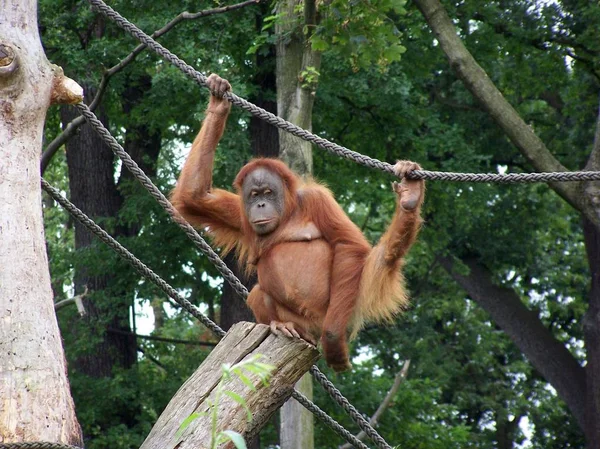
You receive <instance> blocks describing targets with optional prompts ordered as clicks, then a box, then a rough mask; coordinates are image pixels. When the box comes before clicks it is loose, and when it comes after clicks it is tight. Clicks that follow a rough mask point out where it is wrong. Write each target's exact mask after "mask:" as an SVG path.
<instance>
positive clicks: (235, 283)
mask: <svg viewBox="0 0 600 449" xmlns="http://www.w3.org/2000/svg"><path fill="white" fill-rule="evenodd" d="M77 108H78V109H79V111H80V112H81V114H82V115H83V116H84V117H85V119H86V121H87V122H88V123H89V124H90V126H92V128H94V129H95V130H96V132H97V133H98V134H99V135H100V137H102V139H103V140H104V142H105V143H106V144H107V145H108V146H109V147H110V149H111V150H112V151H113V152H114V153H115V154H116V155H117V156H118V157H119V158H120V159H121V160H122V161H123V164H124V165H125V166H126V167H127V168H128V169H129V171H130V172H131V173H132V174H133V175H134V176H135V178H136V179H137V180H138V181H139V182H140V184H142V186H144V188H145V189H146V190H147V191H148V192H149V193H150V195H152V197H154V199H155V200H156V201H157V202H158V203H159V204H160V205H161V206H162V207H163V208H164V209H165V210H166V211H167V212H168V214H169V215H170V216H171V218H172V219H173V221H175V223H177V224H178V225H179V226H180V227H181V229H183V230H184V232H185V233H186V234H187V236H188V237H189V238H190V240H192V242H194V244H195V245H196V247H197V248H198V249H200V251H202V252H203V253H204V254H205V255H206V256H207V257H208V260H210V261H211V262H212V263H213V265H215V266H216V267H217V270H219V273H221V276H223V278H224V279H225V280H226V281H227V282H229V284H231V286H232V287H233V289H234V290H235V291H236V292H237V293H238V294H239V295H240V296H241V297H243V298H246V297H247V296H248V289H247V288H246V287H245V286H244V284H242V283H241V282H240V280H239V279H238V278H237V277H236V276H235V274H233V272H232V271H231V270H230V269H229V267H228V266H227V265H225V262H223V260H221V258H220V257H219V256H218V254H217V253H215V251H214V250H213V249H212V248H211V247H210V245H209V244H208V243H206V240H204V239H203V238H202V236H201V235H200V234H199V233H198V231H196V230H195V229H194V228H193V227H192V226H191V225H190V224H189V223H188V222H187V221H185V219H184V218H183V217H182V216H181V214H179V212H177V210H176V209H175V208H174V207H173V205H172V204H171V202H170V201H169V200H168V199H167V198H166V197H165V196H164V195H163V194H162V192H161V191H160V190H159V189H158V188H157V187H156V186H155V185H154V184H153V183H152V181H151V180H150V178H148V176H147V175H146V173H144V171H143V170H142V169H141V168H140V167H139V166H138V164H137V163H136V162H135V161H134V160H133V159H132V158H131V156H129V154H128V153H127V152H126V151H125V150H124V149H123V147H122V146H121V145H120V144H119V142H117V140H116V139H115V138H114V137H113V136H112V134H111V133H110V131H108V129H106V128H105V127H104V125H103V124H102V122H101V121H100V120H98V117H96V115H95V114H94V113H93V112H92V111H91V110H90V108H89V107H87V105H85V104H83V103H80V104H78V105H77Z"/></svg>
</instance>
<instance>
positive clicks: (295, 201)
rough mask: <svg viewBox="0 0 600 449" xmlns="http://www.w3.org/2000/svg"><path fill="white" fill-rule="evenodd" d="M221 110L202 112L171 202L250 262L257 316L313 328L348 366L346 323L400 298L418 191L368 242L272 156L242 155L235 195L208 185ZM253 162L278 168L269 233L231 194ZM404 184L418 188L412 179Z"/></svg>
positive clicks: (328, 351) (382, 310)
mask: <svg viewBox="0 0 600 449" xmlns="http://www.w3.org/2000/svg"><path fill="white" fill-rule="evenodd" d="M213 102H214V103H215V104H216V103H218V101H217V100H215V99H214V98H213V99H211V105H212V104H213ZM218 106H219V105H218V104H216V106H215V110H217V109H216V108H217V107H218ZM210 108H211V106H209V110H210ZM226 119H227V115H226V114H210V115H207V118H206V119H205V121H204V124H203V126H202V129H201V130H200V133H199V134H198V137H197V138H196V139H195V141H194V144H193V146H192V151H191V153H190V155H189V157H188V160H187V161H186V164H185V166H184V168H183V170H182V174H181V176H180V178H179V181H178V184H177V187H176V188H175V190H174V192H173V195H172V201H173V205H174V206H175V207H176V208H177V209H178V210H179V212H180V213H181V214H182V215H183V216H184V217H185V218H186V219H187V220H188V221H189V222H190V223H192V224H193V225H195V226H199V227H202V228H208V230H209V232H210V233H211V234H212V236H213V237H214V241H215V243H216V244H217V245H219V246H220V247H221V248H222V249H223V250H224V251H230V250H232V249H234V248H235V249H236V252H237V254H238V257H239V259H240V261H241V262H242V263H243V264H245V265H246V266H247V267H248V269H249V270H252V269H256V270H257V274H258V284H257V285H256V286H255V287H254V288H253V289H252V291H251V293H250V296H249V298H248V305H249V306H250V308H251V309H252V311H253V312H254V315H255V317H256V319H257V320H258V321H259V322H261V323H266V324H271V323H278V324H276V325H275V329H281V328H283V329H288V330H290V329H293V330H294V332H297V333H298V334H300V335H301V336H302V337H303V338H305V339H307V340H309V341H317V340H318V339H319V338H320V339H321V343H322V345H323V350H324V352H325V357H326V360H327V362H328V364H329V365H330V366H332V367H333V368H334V369H335V370H343V369H347V368H349V366H350V363H349V359H348V346H347V338H348V333H350V334H351V336H352V337H354V336H355V335H356V333H357V332H358V330H359V329H360V328H361V327H362V326H363V324H364V323H365V322H367V321H381V320H390V319H391V318H392V317H393V316H394V314H396V313H397V312H398V311H400V310H401V309H402V308H404V307H405V306H406V304H407V302H408V299H407V295H406V293H405V289H404V279H403V277H402V273H401V266H402V260H403V257H404V256H405V254H406V252H407V251H408V249H409V248H410V246H411V245H412V244H413V242H414V240H415V238H416V235H417V233H418V229H419V226H420V222H421V221H420V204H421V202H422V194H421V198H420V199H419V202H418V204H417V207H416V208H415V209H414V210H411V211H406V210H404V209H403V208H402V204H401V202H400V200H399V201H398V206H397V209H398V212H397V214H396V215H395V217H394V219H393V220H392V223H391V224H390V226H389V228H388V230H387V231H386V233H385V234H384V236H383V237H382V238H381V240H380V242H379V244H378V245H377V246H375V248H371V245H370V244H369V243H368V242H367V240H366V239H365V237H364V236H363V234H362V232H361V231H360V229H359V228H358V227H357V226H356V225H355V224H354V223H352V221H351V220H350V219H349V218H348V216H347V215H346V214H345V213H344V211H343V210H342V208H341V207H340V206H339V204H338V203H337V202H336V201H335V199H334V198H333V195H332V194H331V192H330V191H329V190H328V189H327V188H326V187H324V186H323V185H321V184H318V183H316V182H314V181H308V182H304V181H302V180H301V179H300V178H299V177H298V176H297V175H296V174H294V173H293V172H292V171H291V170H290V169H289V168H288V167H287V166H286V165H285V164H284V163H283V162H281V161H279V160H276V159H264V158H263V159H255V160H252V161H250V162H249V163H248V164H246V165H245V166H244V167H243V168H242V169H241V170H240V172H239V173H238V175H237V177H236V179H235V182H234V187H235V188H236V190H237V192H238V194H237V195H236V194H234V193H230V192H227V191H224V190H220V189H213V188H212V167H213V161H214V151H215V149H216V146H217V143H218V141H219V139H220V138H221V135H222V133H223V129H224V126H225V121H226ZM259 167H262V168H265V169H267V170H269V171H271V172H272V173H274V174H276V175H277V176H279V177H280V178H281V180H282V181H283V185H284V189H285V191H284V207H283V213H282V216H281V217H280V222H279V226H278V228H277V229H276V230H275V231H273V232H271V233H270V234H268V235H257V234H256V233H255V232H254V230H253V228H252V226H251V224H250V222H249V220H248V217H246V215H245V209H244V205H243V203H242V199H241V195H240V193H241V189H242V184H243V182H244V179H246V177H247V176H248V175H249V174H250V173H252V171H254V170H256V169H257V168H259ZM420 186H422V184H420ZM403 187H405V188H407V189H410V188H412V189H413V190H412V192H418V191H417V190H414V188H415V184H413V185H412V186H407V185H406V184H403ZM397 192H399V191H397ZM398 195H399V197H400V195H401V193H398Z"/></svg>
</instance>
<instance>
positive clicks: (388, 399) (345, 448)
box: [339, 360, 410, 449]
mask: <svg viewBox="0 0 600 449" xmlns="http://www.w3.org/2000/svg"><path fill="white" fill-rule="evenodd" d="M409 366H410V360H407V361H406V362H404V366H402V369H401V370H400V372H399V373H398V374H396V377H395V378H394V383H393V384H392V387H391V388H390V390H389V391H388V392H387V394H386V395H385V398H383V401H381V404H379V407H377V410H376V411H375V413H373V416H371V418H370V419H369V424H371V426H372V427H376V426H377V421H378V420H379V418H380V417H381V415H382V414H383V412H384V411H385V410H386V409H387V408H388V407H389V405H390V404H391V403H392V399H393V398H394V396H396V393H397V392H398V389H399V388H400V385H401V384H402V382H404V380H405V379H406V373H407V372H408V367H409ZM366 436H367V434H366V433H365V431H364V430H361V431H360V432H359V433H358V434H357V435H356V438H358V439H359V440H361V441H362V440H364V439H365V437H366ZM353 447H354V446H353V445H351V444H350V443H346V444H344V445H342V446H340V447H339V449H352V448H353Z"/></svg>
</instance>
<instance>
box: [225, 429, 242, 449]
mask: <svg viewBox="0 0 600 449" xmlns="http://www.w3.org/2000/svg"><path fill="white" fill-rule="evenodd" d="M220 434H225V435H226V436H227V437H228V438H229V439H230V440H231V441H232V442H233V444H235V447H237V449H247V448H246V442H245V441H244V437H242V436H241V435H240V434H239V433H237V432H234V431H233V430H224V431H223V432H221V433H220Z"/></svg>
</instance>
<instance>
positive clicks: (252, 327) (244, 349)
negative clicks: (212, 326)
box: [140, 323, 319, 449]
mask: <svg viewBox="0 0 600 449" xmlns="http://www.w3.org/2000/svg"><path fill="white" fill-rule="evenodd" d="M255 355H260V356H261V358H260V360H259V361H260V362H261V363H268V364H270V365H273V366H274V367H275V369H274V370H273V371H272V373H271V374H272V377H271V378H270V379H269V383H268V386H265V385H264V384H263V383H262V382H261V381H260V380H259V378H258V376H256V375H253V374H252V373H249V372H245V374H246V375H247V376H248V378H249V380H250V382H251V383H252V384H253V386H254V387H253V388H249V387H248V386H247V385H246V382H242V381H241V380H240V379H239V378H237V376H235V375H233V376H232V378H231V379H229V380H227V381H226V382H225V384H224V386H223V391H227V392H232V393H233V394H236V395H238V397H241V398H242V399H243V401H244V404H245V405H246V407H247V409H246V407H243V406H242V405H241V404H240V402H239V401H236V400H234V398H233V397H231V396H228V395H227V394H226V393H225V394H223V395H221V396H220V400H219V401H218V402H217V403H216V406H217V407H218V413H217V420H216V422H214V423H213V422H211V413H210V412H211V411H212V407H213V406H215V402H216V394H215V393H216V390H217V389H218V388H217V385H218V383H219V381H220V380H221V376H222V369H221V367H222V366H223V365H224V364H228V365H234V364H236V363H238V362H240V361H242V360H248V359H249V358H251V357H253V356H255ZM318 358H319V352H318V351H317V350H316V349H315V348H313V347H312V346H310V345H308V344H306V342H303V341H301V340H298V339H290V338H285V337H278V336H275V335H273V334H272V333H271V331H270V329H269V326H265V325H264V324H254V323H238V324H236V325H235V326H233V327H232V328H231V330H230V331H229V332H228V333H227V335H225V337H224V338H223V339H222V340H221V341H220V342H219V344H218V345H217V346H216V347H215V349H214V350H213V351H212V352H211V353H210V355H209V356H208V357H207V359H206V360H205V361H204V362H203V363H202V365H200V367H199V368H198V369H197V370H196V372H195V373H194V374H193V375H192V376H191V377H190V378H189V379H188V380H187V381H186V382H185V383H184V384H183V385H182V386H181V388H180V389H179V391H178V392H177V393H176V394H175V396H174V397H173V399H171V401H170V402H169V405H167V407H166V409H165V411H164V412H163V413H162V414H161V416H160V418H159V419H158V421H157V422H156V424H155V425H154V427H153V428H152V431H151V432H150V435H148V437H147V438H146V440H145V441H144V443H143V444H142V446H141V448H140V449H162V448H166V447H177V448H179V449H186V448H207V447H210V441H211V433H212V431H213V430H214V431H215V432H221V431H226V430H230V431H234V432H238V433H240V434H241V435H242V436H243V437H244V439H246V440H250V439H252V438H253V437H255V436H256V435H257V434H258V432H259V431H260V429H261V428H262V427H263V426H264V425H265V423H266V422H267V421H268V420H269V418H270V417H271V415H272V414H273V413H274V412H275V411H276V410H277V408H278V407H279V406H280V405H281V404H282V403H283V401H285V400H286V399H287V398H288V397H289V396H290V395H291V394H292V390H293V385H294V382H296V381H297V380H298V378H299V377H300V376H301V375H302V373H305V372H306V371H307V370H308V369H309V368H310V366H311V365H312V364H313V363H314V362H315V361H316V360H317V359H318ZM247 410H249V411H250V412H251V414H252V420H251V421H248V419H247V413H246V411H247ZM195 412H196V413H207V412H208V414H205V415H204V416H199V417H198V418H197V419H195V420H194V421H192V422H191V423H190V425H189V426H188V427H187V428H186V430H185V432H184V433H183V435H182V436H181V437H180V438H178V439H176V438H175V434H176V433H177V429H178V428H179V427H180V426H181V425H182V424H183V422H184V420H185V419H186V418H188V417H189V416H190V415H191V414H192V413H195ZM213 426H214V428H213ZM219 447H225V448H232V447H233V445H232V444H226V445H223V446H219Z"/></svg>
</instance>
